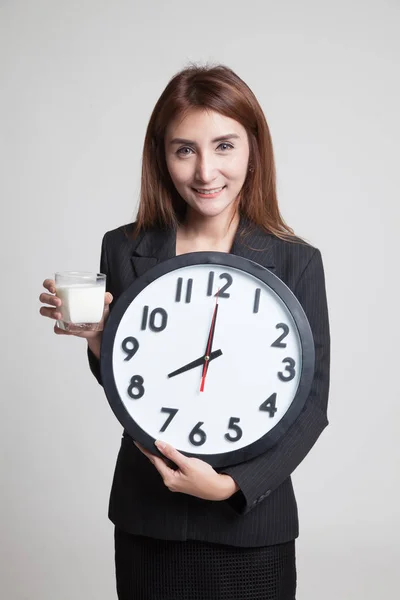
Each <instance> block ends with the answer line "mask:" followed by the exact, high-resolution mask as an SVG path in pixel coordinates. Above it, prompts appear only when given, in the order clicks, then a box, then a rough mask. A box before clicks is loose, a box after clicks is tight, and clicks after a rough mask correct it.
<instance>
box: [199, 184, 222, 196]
mask: <svg viewBox="0 0 400 600" xmlns="http://www.w3.org/2000/svg"><path fill="white" fill-rule="evenodd" d="M224 188H225V186H224V185H223V186H222V187H219V188H214V189H212V190H203V189H200V188H199V189H197V188H193V189H194V191H195V192H197V193H198V194H199V195H200V196H216V195H217V194H219V193H220V192H222V190H223V189H224Z"/></svg>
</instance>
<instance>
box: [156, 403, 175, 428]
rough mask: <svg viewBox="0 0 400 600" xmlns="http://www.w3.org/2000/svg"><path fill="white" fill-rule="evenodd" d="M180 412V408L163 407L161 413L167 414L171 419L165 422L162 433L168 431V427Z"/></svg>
mask: <svg viewBox="0 0 400 600" xmlns="http://www.w3.org/2000/svg"><path fill="white" fill-rule="evenodd" d="M178 410H179V409H178V408H165V407H164V406H163V407H162V409H161V412H163V413H167V414H168V415H169V417H168V419H167V420H166V421H165V423H164V425H163V426H162V427H161V429H160V432H163V431H165V430H166V429H167V427H168V425H169V424H170V423H171V421H172V419H173V418H174V416H175V415H176V413H177V412H178Z"/></svg>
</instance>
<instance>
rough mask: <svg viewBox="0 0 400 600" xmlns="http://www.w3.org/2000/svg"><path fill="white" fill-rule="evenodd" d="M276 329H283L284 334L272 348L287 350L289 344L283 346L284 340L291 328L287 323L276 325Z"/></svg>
mask: <svg viewBox="0 0 400 600" xmlns="http://www.w3.org/2000/svg"><path fill="white" fill-rule="evenodd" d="M276 329H283V333H282V335H280V336H279V337H278V339H277V340H275V342H274V343H273V344H271V348H286V346H287V344H282V340H284V339H285V337H286V336H287V335H288V333H289V331H290V330H289V327H288V326H287V325H286V324H285V323H278V325H276Z"/></svg>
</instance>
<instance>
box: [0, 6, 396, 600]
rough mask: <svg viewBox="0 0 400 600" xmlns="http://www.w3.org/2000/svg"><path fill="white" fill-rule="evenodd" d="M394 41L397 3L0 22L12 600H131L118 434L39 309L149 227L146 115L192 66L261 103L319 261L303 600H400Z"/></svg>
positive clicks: (301, 478)
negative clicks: (120, 538)
mask: <svg viewBox="0 0 400 600" xmlns="http://www.w3.org/2000/svg"><path fill="white" fill-rule="evenodd" d="M399 29H400V4H399V1H398V0H391V1H390V0H375V1H372V0H336V1H335V2H325V1H323V0H297V1H292V2H289V1H285V0H281V1H280V2H279V3H278V2H272V1H271V0H260V1H258V2H257V1H255V0H247V2H237V1H233V0H231V1H230V2H215V0H213V1H210V0H202V1H201V2H194V1H191V0H187V1H186V2H181V1H178V2H176V1H175V0H168V1H161V0H159V1H152V0H147V1H144V0H142V1H139V0H136V2H135V1H134V0H131V1H128V0H119V1H117V2H111V1H110V2H105V1H102V0H79V1H78V0H70V1H68V2H64V1H61V0H25V1H21V0H14V1H12V0H9V1H7V0H3V1H1V2H0V61H1V62H0V67H1V82H0V83H1V91H0V118H1V131H0V145H1V149H0V152H1V154H0V165H1V177H0V187H1V189H0V198H1V230H0V235H1V237H0V239H1V253H0V256H1V283H2V292H1V314H2V327H1V339H2V343H1V362H0V364H1V394H0V395H1V407H2V414H1V418H0V427H1V431H0V440H1V453H0V458H1V470H0V474H1V494H0V503H1V510H0V519H1V522H0V530H1V553H2V556H1V560H0V563H1V565H0V567H1V573H0V596H1V598H4V599H7V600H89V599H90V600H112V599H115V598H116V592H115V582H114V562H113V561H114V550H113V526H112V524H111V522H110V521H108V519H107V508H108V496H109V490H110V486H111V481H112V475H113V470H114V464H115V459H116V455H117V451H118V448H119V444H120V436H121V433H122V428H121V426H120V425H119V423H118V422H117V420H116V419H115V417H114V415H113V413H112V411H111V409H110V408H109V406H108V404H107V400H106V398H105V396H104V393H103V390H102V388H101V387H100V386H99V385H98V384H97V382H96V381H95V379H94V378H93V376H92V375H91V373H90V371H89V368H88V365H87V361H86V343H85V342H84V341H83V340H80V339H77V338H69V337H68V338H67V337H58V336H56V335H54V333H53V323H52V322H51V321H49V320H47V319H44V318H43V317H41V316H40V315H39V307H40V303H39V299H38V297H39V294H40V293H41V292H42V291H43V288H42V282H43V280H44V279H45V278H46V277H52V276H53V274H54V272H55V271H56V270H96V269H98V266H99V256H100V243H101V238H102V236H103V234H104V232H105V231H107V230H110V229H113V228H115V227H117V226H118V225H121V224H123V223H128V222H130V221H131V220H132V219H133V218H134V215H135V209H136V206H137V199H138V192H139V182H140V167H141V152H142V146H143V138H144V134H145V129H146V126H147V123H148V119H149V116H150V113H151V111H152V109H153V106H154V104H155V102H156V100H157V99H158V97H159V95H160V94H161V91H162V90H163V89H164V87H165V85H166V84H167V82H168V81H169V79H170V78H171V77H172V76H173V75H174V74H175V73H176V72H177V71H179V70H180V69H181V68H183V67H184V66H186V65H187V64H188V63H189V62H190V61H193V62H198V63H201V64H204V63H206V62H208V63H223V64H226V65H228V66H229V67H231V68H233V69H234V70H235V71H236V72H237V73H238V74H239V75H240V77H242V78H243V79H244V80H245V81H246V82H247V83H248V85H249V86H250V87H251V88H252V89H253V91H254V92H255V94H256V96H257V98H258V100H259V102H260V103H261V105H262V107H263V109H264V111H265V114H266V118H267V121H268V123H269V125H270V129H271V134H272V138H273V142H274V149H275V156H276V163H277V178H278V193H279V201H280V206H281V209H282V213H283V216H284V218H285V219H286V220H287V222H288V223H289V224H290V225H291V226H292V227H293V228H294V229H295V231H296V233H298V234H299V235H301V236H304V237H305V238H306V239H307V240H308V241H309V242H311V243H312V244H313V245H314V246H316V247H318V248H319V249H320V250H321V252H322V256H323V259H324V265H325V272H326V283H327V292H328V300H329V310H330V321H331V331H332V383H331V394H330V409H329V420H330V425H329V427H328V428H327V429H326V430H325V431H324V433H323V434H322V436H321V438H320V439H319V441H318V442H317V444H316V446H315V447H314V448H313V450H312V451H311V453H310V454H309V455H308V457H307V458H306V459H305V461H304V462H303V463H302V464H301V465H300V467H299V468H298V469H297V470H296V472H295V474H294V483H295V488H296V493H297V499H298V504H299V511H300V538H299V539H298V542H297V556H298V558H297V563H298V598H299V600H321V599H323V600H369V599H371V600H376V599H377V598H387V599H390V600H392V599H394V598H395V597H397V595H398V584H397V579H398V565H399V562H400V553H399V539H398V538H399V532H400V522H399V521H400V519H399V506H400V499H399V478H398V473H399V454H400V453H399V444H398V437H399V433H400V431H399V417H400V412H399V404H400V391H399V384H398V376H399V370H400V369H399V359H400V356H399V352H398V339H399V334H400V331H399V319H398V314H399V309H398V293H399V286H398V278H399V266H398V265H399V258H400V253H399V250H398V231H399V225H400V214H399V180H398V174H399V166H398V163H399V144H398V141H399V137H400V119H399V106H400V93H399V91H400V89H399V88H400V86H399V59H400V37H399V33H398V32H399ZM205 600H207V599H205ZM233 600H234V599H233Z"/></svg>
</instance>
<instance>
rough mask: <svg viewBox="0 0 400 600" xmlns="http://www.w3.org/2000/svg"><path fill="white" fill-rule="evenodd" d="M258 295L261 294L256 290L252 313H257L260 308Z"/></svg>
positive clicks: (258, 289) (259, 289)
mask: <svg viewBox="0 0 400 600" xmlns="http://www.w3.org/2000/svg"><path fill="white" fill-rule="evenodd" d="M260 294H261V288H257V289H256V293H255V296H254V306H253V313H258V309H259V307H260Z"/></svg>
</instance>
